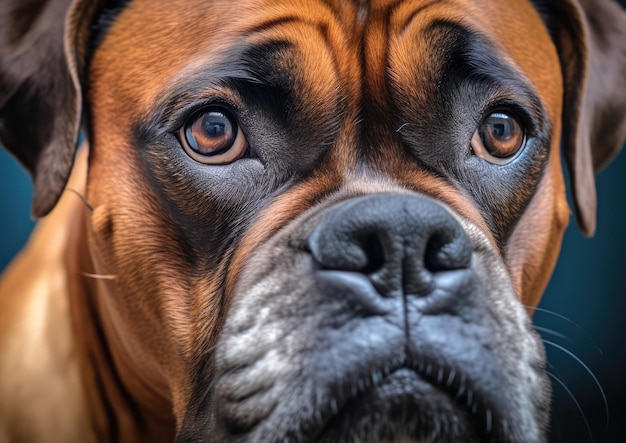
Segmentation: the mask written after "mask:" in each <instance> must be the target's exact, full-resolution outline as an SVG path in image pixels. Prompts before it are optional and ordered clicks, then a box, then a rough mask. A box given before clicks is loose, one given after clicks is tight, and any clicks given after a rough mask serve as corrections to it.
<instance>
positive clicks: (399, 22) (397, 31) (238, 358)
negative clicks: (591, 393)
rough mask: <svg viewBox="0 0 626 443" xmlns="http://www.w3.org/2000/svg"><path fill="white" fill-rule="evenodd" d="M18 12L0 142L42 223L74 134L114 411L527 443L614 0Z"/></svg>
mask: <svg viewBox="0 0 626 443" xmlns="http://www.w3.org/2000/svg"><path fill="white" fill-rule="evenodd" d="M31 3H36V2H22V1H21V0H19V1H18V0H14V1H5V2H3V4H2V6H1V7H0V8H1V9H2V12H3V14H2V15H0V17H2V20H3V23H2V26H0V37H1V38H0V41H1V46H0V61H1V62H2V64H1V70H0V87H1V89H0V139H1V140H2V143H3V144H4V145H5V147H6V148H8V149H9V150H10V151H11V152H13V154H15V156H16V157H17V158H18V159H19V160H21V162H22V163H23V164H24V165H25V166H26V167H27V168H28V169H29V170H30V171H31V173H32V175H33V178H34V182H35V202H34V214H35V215H38V216H41V215H44V214H46V213H47V212H48V211H50V210H51V208H52V207H53V206H54V204H55V202H56V201H57V199H58V198H59V196H60V194H61V192H62V190H63V188H64V185H65V182H66V179H67V176H68V174H69V171H70V169H71V164H72V159H73V157H74V151H75V143H76V139H77V135H78V131H79V127H80V121H81V118H82V121H83V123H84V129H85V132H86V134H87V138H88V140H89V150H90V158H89V174H88V182H87V191H86V200H87V202H88V203H89V205H90V207H91V211H85V215H86V220H87V223H86V228H85V229H86V232H87V237H88V242H89V247H90V251H91V253H90V257H89V259H88V260H86V261H85V263H88V264H86V265H85V266H89V267H93V269H88V271H91V272H95V273H99V274H108V275H113V276H114V277H115V278H114V279H113V280H106V281H99V282H98V283H97V286H98V290H97V292H98V294H100V295H99V299H98V302H97V305H98V306H99V311H100V317H101V318H104V320H102V321H103V324H104V325H105V335H106V336H108V337H109V339H110V338H111V337H123V339H121V340H120V339H118V340H117V341H115V343H114V345H112V347H113V348H114V349H113V350H112V352H113V354H114V355H113V358H114V359H117V363H118V366H122V367H123V369H122V370H121V372H122V383H123V384H125V389H127V390H128V392H130V399H129V400H128V401H134V402H136V404H137V405H138V407H142V406H146V405H145V403H147V402H148V400H146V398H153V397H154V395H155V394H154V393H157V394H156V395H157V396H158V397H160V398H162V399H164V401H165V404H167V405H170V406H169V407H171V408H173V411H174V415H175V417H176V424H177V425H176V426H177V433H178V438H179V441H181V442H183V441H232V442H235V441H238V442H244V441H245V442H273V441H294V442H305V441H306V442H308V441H328V442H331V441H332V442H336V441H364V442H381V441H385V442H386V441H389V442H391V441H412V442H417V441H436V442H456V441H467V442H470V441H497V442H522V441H523V442H537V441H542V439H543V438H544V437H543V436H544V431H545V427H546V424H547V420H548V415H549V414H548V409H549V391H550V390H549V383H548V381H547V379H546V376H545V374H544V371H543V366H544V353H543V348H542V345H541V343H540V340H539V339H538V337H537V336H536V335H535V334H534V333H533V331H532V327H531V325H530V321H529V318H528V316H527V310H528V309H531V308H532V307H533V306H535V305H536V304H537V303H538V301H539V299H540V297H541V294H542V291H543V290H544V287H545V285H546V283H547V281H548V279H549V276H550V273H551V271H552V268H553V266H554V263H555V261H556V257H557V254H558V250H559V247H560V242H561V237H562V234H563V231H564V229H565V226H566V225H567V222H568V217H569V209H568V205H567V201H566V197H565V184H564V178H563V174H562V172H561V158H560V153H561V150H560V149H561V147H562V152H563V154H564V158H565V162H566V164H567V167H568V170H569V175H570V179H571V183H572V193H573V201H574V206H575V210H576V215H577V218H578V222H579V225H580V226H581V228H582V230H583V231H584V232H585V233H587V234H591V233H592V232H593V230H594V226H595V201H596V200H595V189H594V172H595V171H596V170H598V168H600V167H601V166H602V165H604V164H605V163H606V162H607V161H608V160H609V159H610V157H611V156H612V155H614V154H615V153H616V152H617V151H618V149H619V147H620V145H621V143H622V142H623V140H624V138H625V136H626V123H625V122H626V119H625V118H624V113H625V111H626V93H625V92H624V91H625V90H624V85H623V82H624V80H625V79H626V20H625V19H624V14H623V12H622V11H621V10H619V8H618V7H617V6H616V5H615V4H613V3H611V2H610V1H608V0H606V1H597V2H592V1H583V2H581V4H578V3H576V2H575V1H573V0H554V1H543V0H536V1H532V2H531V1H524V0H515V1H506V2H505V1H488V0H472V1H466V0H450V1H445V2H432V1H422V0H415V1H410V0H408V1H404V2H400V1H398V2H392V1H389V2H387V1H374V0H372V1H369V2H367V1H362V2H357V1H354V2H350V1H337V2H333V1H321V0H320V1H309V0H302V1H297V0H290V1H260V0H246V1H238V2H232V1H230V0H171V1H164V2H157V1H153V0H132V1H113V2H103V1H100V2H95V1H80V0H76V1H74V2H73V4H72V5H71V6H68V5H67V3H68V1H63V0H58V1H57V0H50V1H48V2H39V3H40V5H38V6H35V5H33V4H31ZM104 3H110V4H104ZM67 11H69V12H67ZM66 13H67V18H66V19H64V17H66ZM119 362H123V364H120V363H119ZM128 374H132V375H128ZM142 389H143V390H142ZM147 391H149V392H151V393H152V394H151V395H153V397H149V396H145V398H142V395H141V394H138V393H139V392H147Z"/></svg>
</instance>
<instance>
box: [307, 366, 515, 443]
mask: <svg viewBox="0 0 626 443" xmlns="http://www.w3.org/2000/svg"><path fill="white" fill-rule="evenodd" d="M451 374H452V376H451ZM372 378H373V379H377V380H378V382H377V383H374V384H373V385H370V386H367V385H368V383H363V384H362V386H363V388H362V389H358V390H357V392H356V393H353V394H352V395H349V396H344V397H343V398H341V396H339V397H338V398H331V399H329V402H328V407H327V408H326V410H324V411H321V416H322V417H323V419H324V421H323V424H322V426H320V427H319V428H318V431H317V432H303V435H311V436H312V437H311V438H310V439H305V441H306V442H316V443H322V442H323V443H330V442H339V441H341V442H348V441H362V442H368V443H374V442H383V441H384V442H393V441H407V442H422V441H426V442H434V441H436V442H442V443H443V442H458V441H463V442H466V443H472V442H485V441H494V442H499V441H506V438H504V439H503V438H499V437H498V436H497V435H496V429H495V427H494V417H493V413H492V412H491V408H490V407H488V406H487V405H486V404H485V402H484V401H483V400H482V399H481V398H479V397H478V396H477V395H476V393H475V391H474V390H473V389H471V388H470V387H469V385H468V383H467V381H466V380H465V378H464V377H461V376H457V375H455V374H454V373H453V372H452V371H451V370H447V369H445V368H436V367H435V366H434V365H432V364H431V365H429V364H424V365H423V366H422V365H415V366H409V365H405V366H402V367H399V368H398V369H395V370H393V371H390V372H389V373H388V374H387V375H385V376H380V377H372ZM456 379H458V380H456ZM355 437H356V438H355Z"/></svg>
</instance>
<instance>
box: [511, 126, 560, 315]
mask: <svg viewBox="0 0 626 443" xmlns="http://www.w3.org/2000/svg"><path fill="white" fill-rule="evenodd" d="M557 129H558V128H557ZM557 134H558V132H557ZM553 140H554V141H553V143H552V144H553V146H552V153H551V154H550V155H551V156H550V160H549V163H548V165H547V168H546V170H545V171H544V174H543V177H542V179H541V181H540V183H539V186H538V188H537V190H536V191H535V195H534V197H533V198H532V199H531V201H530V203H529V206H528V208H527V210H526V211H525V213H524V214H523V217H522V218H521V219H520V220H519V222H518V223H517V225H516V227H515V229H514V231H513V233H512V235H511V237H510V239H509V241H508V243H507V245H506V251H505V259H506V261H507V263H508V266H509V269H510V271H511V279H512V281H513V285H514V287H515V291H516V293H517V294H518V296H519V297H520V299H521V301H522V303H523V304H525V305H526V306H527V307H534V306H536V305H537V304H539V301H540V300H541V296H542V295H543V291H544V290H545V287H546V285H547V284H548V281H549V279H550V276H551V275H552V270H553V269H554V266H555V264H556V260H557V258H558V255H559V251H560V248H561V240H562V238H563V233H564V231H565V228H567V225H568V222H569V216H570V210H569V207H568V204H567V199H566V195H565V183H564V179H563V173H562V171H561V162H560V156H559V143H558V140H559V138H558V137H555V138H554V139H553ZM529 239H532V241H529Z"/></svg>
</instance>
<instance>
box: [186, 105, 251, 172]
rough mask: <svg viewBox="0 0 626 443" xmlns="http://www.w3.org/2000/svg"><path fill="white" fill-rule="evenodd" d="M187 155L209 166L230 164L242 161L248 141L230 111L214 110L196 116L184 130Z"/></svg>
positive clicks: (219, 108)
mask: <svg viewBox="0 0 626 443" xmlns="http://www.w3.org/2000/svg"><path fill="white" fill-rule="evenodd" d="M179 137H180V140H181V144H182V145H183V148H184V149H185V152H186V153H187V154H188V155H189V156H190V157H191V158H193V159H194V160H196V161H198V162H200V163H205V164H213V165H216V164H226V163H231V162H234V161H235V160H238V159H240V158H242V157H243V156H244V155H245V153H246V151H247V149H248V142H247V140H246V137H245V136H244V134H243V132H242V131H241V128H240V127H239V125H238V124H237V120H236V119H235V117H233V115H232V114H231V113H230V112H228V111H227V110H226V109H223V108H221V107H210V108H207V109H203V110H202V111H200V112H197V113H196V114H194V115H193V116H192V117H191V118H190V119H189V120H188V121H187V123H185V126H183V127H182V128H181V129H180V132H179Z"/></svg>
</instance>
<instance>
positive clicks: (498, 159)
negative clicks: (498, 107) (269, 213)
mask: <svg viewBox="0 0 626 443" xmlns="http://www.w3.org/2000/svg"><path fill="white" fill-rule="evenodd" d="M525 139H526V137H525V134H524V130H523V129H522V126H521V124H520V123H519V121H518V120H517V118H515V117H514V116H512V115H510V114H506V113H504V112H494V113H492V114H489V115H488V116H487V117H486V118H485V119H484V120H483V121H482V122H481V124H480V126H479V127H478V129H477V130H476V132H475V133H474V136H473V137H472V141H471V146H472V150H473V151H474V153H475V154H476V155H477V156H479V157H481V158H483V159H485V160H487V161H489V162H491V163H495V164H505V163H508V162H509V161H511V160H513V159H514V158H515V156H516V154H517V153H518V152H520V150H521V148H522V147H523V146H524V142H525Z"/></svg>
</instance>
